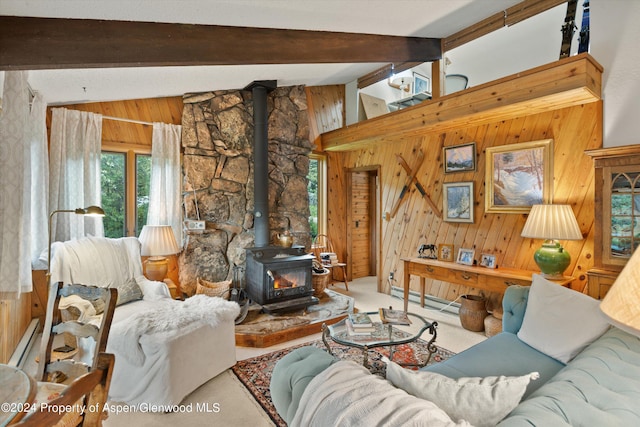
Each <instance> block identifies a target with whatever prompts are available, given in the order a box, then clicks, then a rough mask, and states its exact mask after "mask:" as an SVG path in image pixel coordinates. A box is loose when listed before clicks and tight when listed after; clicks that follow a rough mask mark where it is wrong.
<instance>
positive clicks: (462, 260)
mask: <svg viewBox="0 0 640 427" xmlns="http://www.w3.org/2000/svg"><path fill="white" fill-rule="evenodd" d="M475 253H476V251H474V250H473V249H462V248H460V249H458V258H457V259H456V262H457V263H458V264H464V265H473V256H474V255H475Z"/></svg>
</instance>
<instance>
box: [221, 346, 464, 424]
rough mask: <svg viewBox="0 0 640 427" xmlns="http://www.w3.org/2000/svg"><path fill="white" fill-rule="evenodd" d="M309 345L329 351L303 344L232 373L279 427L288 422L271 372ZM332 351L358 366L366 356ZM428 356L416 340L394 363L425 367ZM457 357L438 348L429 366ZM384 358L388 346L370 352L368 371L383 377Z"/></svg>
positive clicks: (246, 362)
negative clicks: (275, 400)
mask: <svg viewBox="0 0 640 427" xmlns="http://www.w3.org/2000/svg"><path fill="white" fill-rule="evenodd" d="M306 345H312V346H315V347H318V348H320V349H323V350H326V347H325V345H324V343H323V342H322V340H316V341H312V342H310V343H307V344H300V345H297V346H294V347H289V348H284V349H282V350H277V351H274V352H272V353H267V354H263V355H261V356H257V357H253V358H251V359H246V360H241V361H239V362H238V363H236V365H235V366H234V367H233V368H232V370H233V373H234V374H236V376H237V377H238V379H239V380H240V381H241V382H242V384H244V386H245V387H246V388H247V390H248V391H249V392H250V393H251V395H252V396H253V397H254V398H255V400H256V401H257V402H258V403H259V404H260V406H262V408H263V409H264V410H265V412H266V413H267V414H268V415H269V416H270V417H271V419H272V420H273V422H274V423H275V424H276V425H277V426H283V427H286V423H285V422H284V421H283V420H282V418H280V416H279V415H278V413H277V412H276V410H275V408H274V407H273V404H272V403H271V393H270V391H269V383H270V381H271V372H272V371H273V367H274V366H275V365H276V363H277V362H278V360H280V359H281V358H282V357H283V356H284V355H286V354H287V353H289V352H290V351H292V350H294V349H296V348H300V347H303V346H306ZM331 349H332V351H333V353H334V355H336V356H337V357H339V358H340V359H341V360H353V361H356V362H358V363H362V357H363V355H362V350H360V349H357V348H353V347H345V346H342V345H338V344H335V343H333V342H332V343H331ZM428 354H429V353H428V351H427V342H426V341H424V340H417V341H416V342H413V343H409V344H403V345H399V346H397V347H396V350H395V354H394V357H393V360H394V361H395V362H398V363H405V364H423V363H424V361H425V360H426V359H427V356H428ZM454 354H455V353H453V352H451V351H449V350H446V349H443V348H438V350H437V352H436V353H435V354H434V355H433V356H432V357H431V360H430V361H429V364H432V363H438V362H441V361H443V360H446V359H448V358H449V357H451V356H452V355H454ZM382 356H387V357H388V356H389V350H388V349H387V348H386V347H382V348H375V349H372V350H369V354H368V357H369V370H370V371H371V372H372V373H374V374H377V375H380V376H383V377H384V375H385V368H386V365H385V364H384V362H382V360H381V359H382Z"/></svg>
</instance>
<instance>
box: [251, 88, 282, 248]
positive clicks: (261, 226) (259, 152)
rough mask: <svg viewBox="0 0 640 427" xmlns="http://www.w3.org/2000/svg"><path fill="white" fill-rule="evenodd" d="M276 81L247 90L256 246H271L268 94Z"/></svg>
mask: <svg viewBox="0 0 640 427" xmlns="http://www.w3.org/2000/svg"><path fill="white" fill-rule="evenodd" d="M276 86H277V82H276V80H260V81H254V82H253V83H251V84H250V85H249V86H247V87H246V88H245V90H251V92H252V94H253V144H254V145H253V185H254V187H253V195H254V233H255V246H256V247H258V248H263V247H266V246H269V243H270V238H269V136H268V118H269V116H268V111H267V93H268V92H270V91H271V90H273V89H275V88H276Z"/></svg>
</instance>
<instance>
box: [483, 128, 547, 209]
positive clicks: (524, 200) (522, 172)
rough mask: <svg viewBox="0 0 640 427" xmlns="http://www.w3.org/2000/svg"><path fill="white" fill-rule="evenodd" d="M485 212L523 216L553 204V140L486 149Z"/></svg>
mask: <svg viewBox="0 0 640 427" xmlns="http://www.w3.org/2000/svg"><path fill="white" fill-rule="evenodd" d="M486 153H487V165H486V177H485V184H486V191H485V198H486V200H485V212H489V213H500V212H504V213H523V212H529V211H530V210H531V206H533V205H539V204H543V203H551V202H552V197H553V195H552V193H553V140H552V139H545V140H541V141H533V142H524V143H520V144H508V145H501V146H498V147H489V148H487V149H486Z"/></svg>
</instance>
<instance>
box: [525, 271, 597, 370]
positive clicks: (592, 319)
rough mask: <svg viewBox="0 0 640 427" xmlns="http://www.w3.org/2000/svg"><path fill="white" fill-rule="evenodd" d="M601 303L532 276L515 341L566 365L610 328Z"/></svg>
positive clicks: (539, 277)
mask: <svg viewBox="0 0 640 427" xmlns="http://www.w3.org/2000/svg"><path fill="white" fill-rule="evenodd" d="M599 305H600V301H598V300H597V299H594V298H591V297H590V296H588V295H585V294H582V293H580V292H576V291H573V290H571V289H568V288H565V287H563V286H560V285H558V284H557V283H553V282H551V281H549V280H547V279H545V278H544V277H542V276H540V275H538V274H534V275H533V282H532V283H531V290H530V291H529V299H528V301H527V310H526V311H525V313H524V319H523V320H522V327H521V328H520V330H519V331H518V338H520V340H521V341H522V342H524V343H526V344H528V345H530V346H531V347H533V348H535V349H536V350H538V351H540V352H542V353H544V354H546V355H547V356H549V357H553V358H554V359H556V360H559V361H560V362H562V363H568V362H569V361H571V359H573V358H574V357H575V356H576V355H577V354H578V353H580V352H581V351H582V349H583V348H585V347H586V346H588V345H589V344H591V343H592V342H593V341H595V340H596V339H597V338H598V337H599V336H600V335H602V334H604V333H605V332H606V330H607V329H608V328H609V323H607V320H606V319H605V317H604V316H603V315H602V313H601V312H600V310H599V309H598V306H599Z"/></svg>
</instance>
